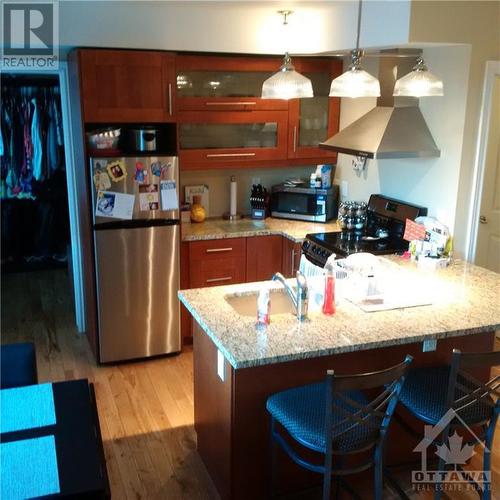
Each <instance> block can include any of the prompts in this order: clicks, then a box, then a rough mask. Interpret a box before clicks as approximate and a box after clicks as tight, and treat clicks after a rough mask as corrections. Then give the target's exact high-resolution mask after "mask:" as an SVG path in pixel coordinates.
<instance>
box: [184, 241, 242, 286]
mask: <svg viewBox="0 0 500 500" xmlns="http://www.w3.org/2000/svg"><path fill="white" fill-rule="evenodd" d="M245 263H246V241H245V238H228V239H222V240H207V241H196V242H192V243H190V245H189V287H190V288H199V287H204V286H218V285H231V284H235V283H244V282H245V279H246V276H245Z"/></svg>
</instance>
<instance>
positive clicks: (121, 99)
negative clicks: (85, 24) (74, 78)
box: [78, 49, 175, 123]
mask: <svg viewBox="0 0 500 500" xmlns="http://www.w3.org/2000/svg"><path fill="white" fill-rule="evenodd" d="M78 54H79V62H80V73H81V85H82V100H83V115H84V116H83V118H84V121H85V122H88V123H89V122H91V123H113V122H114V123H126V122H129V123H130V122H132V123H133V122H146V123H152V122H173V121H175V112H174V111H175V56H174V55H173V54H170V53H168V52H155V51H138V50H98V49H95V50H94V49H81V50H79V51H78Z"/></svg>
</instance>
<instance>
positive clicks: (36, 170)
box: [31, 98, 43, 181]
mask: <svg viewBox="0 0 500 500" xmlns="http://www.w3.org/2000/svg"><path fill="white" fill-rule="evenodd" d="M31 102H32V103H33V105H34V108H35V109H34V111H33V118H32V120H31V141H32V143H33V177H34V178H35V179H36V180H37V181H42V180H43V172H42V141H41V137H40V122H39V119H40V118H39V112H38V110H37V106H36V99H35V98H33V99H32V100H31Z"/></svg>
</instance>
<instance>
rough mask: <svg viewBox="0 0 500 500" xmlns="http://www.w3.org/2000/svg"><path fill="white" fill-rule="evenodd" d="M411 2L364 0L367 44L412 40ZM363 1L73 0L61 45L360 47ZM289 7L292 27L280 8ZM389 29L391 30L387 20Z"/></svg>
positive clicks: (63, 12)
mask: <svg viewBox="0 0 500 500" xmlns="http://www.w3.org/2000/svg"><path fill="white" fill-rule="evenodd" d="M410 4H411V2H410V1H409V0H399V1H389V2H388V1H369V2H366V1H365V3H364V7H363V9H364V10H363V24H362V37H361V43H362V44H363V45H365V46H377V45H391V44H399V43H406V42H407V41H408V35H409V21H410V10H411V9H410ZM357 6H358V2H357V0H340V1H339V0H336V1H328V2H324V1H323V2H317V1H298V2H295V1H294V2H290V3H284V2H281V1H279V2H277V1H266V2H264V1H254V2H251V1H237V2H229V1H226V2H224V1H222V2H221V1H218V2H217V1H202V2H192V1H183V2H178V1H177V2H174V1H146V0H144V1H142V0H134V1H68V0H62V1H60V3H59V16H60V34H59V40H60V45H61V46H62V47H63V48H64V49H65V50H67V49H68V48H71V47H77V46H87V47H128V48H143V49H162V50H186V51H204V52H233V53H255V54H273V53H282V52H284V50H285V48H288V50H289V52H291V53H304V54H307V53H321V52H331V51H336V50H345V49H351V48H353V47H354V43H355V36H356V25H357ZM284 8H291V9H293V10H294V13H293V15H292V16H290V20H289V25H288V26H287V27H286V28H285V27H283V25H282V18H281V16H280V15H278V14H277V13H276V11H277V10H278V9H284ZM389 25H390V26H391V29H387V26H389Z"/></svg>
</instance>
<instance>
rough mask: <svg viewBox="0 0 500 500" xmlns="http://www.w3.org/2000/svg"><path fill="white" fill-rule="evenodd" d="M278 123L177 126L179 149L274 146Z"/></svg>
mask: <svg viewBox="0 0 500 500" xmlns="http://www.w3.org/2000/svg"><path fill="white" fill-rule="evenodd" d="M277 143H278V124H277V123H276V122H261V123H215V124H209V123H190V124H187V123H186V124H183V125H180V127H179V147H180V148H181V149H243V148H252V149H253V148H275V147H276V146H277Z"/></svg>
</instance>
